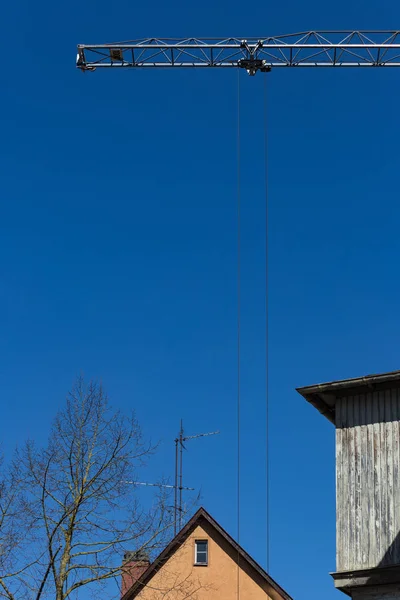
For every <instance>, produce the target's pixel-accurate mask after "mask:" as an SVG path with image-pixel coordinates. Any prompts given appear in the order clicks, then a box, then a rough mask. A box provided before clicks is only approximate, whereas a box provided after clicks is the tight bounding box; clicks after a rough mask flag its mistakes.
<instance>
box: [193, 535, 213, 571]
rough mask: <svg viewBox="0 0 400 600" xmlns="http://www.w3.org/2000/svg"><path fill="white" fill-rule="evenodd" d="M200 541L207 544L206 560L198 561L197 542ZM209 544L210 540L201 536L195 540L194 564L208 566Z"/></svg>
mask: <svg viewBox="0 0 400 600" xmlns="http://www.w3.org/2000/svg"><path fill="white" fill-rule="evenodd" d="M199 542H202V543H205V544H206V562H198V560H197V544H198V543H199ZM202 553H204V551H202ZM209 558H210V557H209V544H208V540H207V539H205V538H199V539H195V540H194V566H195V567H208V563H209Z"/></svg>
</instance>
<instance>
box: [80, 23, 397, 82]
mask: <svg viewBox="0 0 400 600" xmlns="http://www.w3.org/2000/svg"><path fill="white" fill-rule="evenodd" d="M399 66H400V31H321V32H316V31H308V32H302V33H293V34H289V35H282V36H278V37H268V38H265V39H262V38H252V39H247V40H241V39H237V38H228V39H224V40H223V39H202V40H200V39H196V38H189V39H155V38H151V39H144V40H131V41H127V42H120V43H116V44H98V45H91V44H80V45H79V46H78V56H77V67H78V68H79V69H82V70H83V71H86V70H89V71H92V70H94V69H97V68H103V67H111V68H133V67H136V68H141V67H142V68H143V67H146V68H147V67H153V68H165V67H196V68H198V67H210V68H213V67H228V68H229V67H231V68H232V67H235V68H238V67H239V68H243V69H246V70H247V71H248V73H249V74H250V75H255V73H256V72H257V71H264V72H265V71H269V70H270V69H271V68H272V67H274V68H275V67H399Z"/></svg>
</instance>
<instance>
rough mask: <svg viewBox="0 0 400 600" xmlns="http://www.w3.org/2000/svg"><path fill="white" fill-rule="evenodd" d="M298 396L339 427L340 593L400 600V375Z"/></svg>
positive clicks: (321, 388)
mask: <svg viewBox="0 0 400 600" xmlns="http://www.w3.org/2000/svg"><path fill="white" fill-rule="evenodd" d="M297 391H298V392H299V393H300V394H301V395H302V396H303V397H304V398H305V399H306V400H307V401H308V402H310V403H311V404H312V405H313V406H314V407H315V408H316V409H317V410H319V411H320V412H321V413H322V414H323V415H324V416H325V417H326V418H327V419H328V420H329V421H331V422H332V423H333V424H334V425H335V427H336V573H333V574H332V577H333V579H334V582H335V587H336V588H338V589H339V590H341V591H342V592H345V593H346V594H348V595H349V596H351V597H352V598H353V600H400V371H395V372H393V373H383V374H381V375H368V376H367V377H361V378H358V379H347V380H344V381H333V382H331V383H323V384H319V385H313V386H309V387H305V388H300V389H298V390H297Z"/></svg>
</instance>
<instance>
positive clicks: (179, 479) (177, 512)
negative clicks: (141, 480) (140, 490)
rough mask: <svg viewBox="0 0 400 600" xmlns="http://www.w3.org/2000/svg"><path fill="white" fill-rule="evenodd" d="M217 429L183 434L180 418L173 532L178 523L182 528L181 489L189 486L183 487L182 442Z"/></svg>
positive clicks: (176, 442)
mask: <svg viewBox="0 0 400 600" xmlns="http://www.w3.org/2000/svg"><path fill="white" fill-rule="evenodd" d="M219 433H220V432H219V431H210V432H209V433H197V434H196V435H185V434H184V429H183V420H182V419H181V426H180V430H179V436H178V437H177V438H175V485H173V486H171V487H173V488H174V489H175V502H174V534H175V535H176V534H177V529H178V523H179V529H181V528H182V516H183V508H182V491H183V490H187V489H190V488H185V487H183V451H184V450H186V448H185V445H184V442H187V441H188V440H195V439H196V438H201V437H208V436H210V435H218V434H219Z"/></svg>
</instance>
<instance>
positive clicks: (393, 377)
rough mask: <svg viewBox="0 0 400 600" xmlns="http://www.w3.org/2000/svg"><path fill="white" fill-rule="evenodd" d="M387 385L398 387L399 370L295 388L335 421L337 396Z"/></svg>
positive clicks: (323, 413)
mask: <svg viewBox="0 0 400 600" xmlns="http://www.w3.org/2000/svg"><path fill="white" fill-rule="evenodd" d="M387 387H393V388H397V387H399V388H400V371H391V372H389V373H381V374H378V375H366V376H364V377H355V378H353V379H342V380H339V381H331V382H328V383H319V384H316V385H310V386H306V387H300V388H297V389H296V391H297V392H298V393H299V394H300V395H301V396H303V398H305V400H307V402H309V403H310V404H312V405H313V406H314V407H315V408H316V409H317V410H318V411H319V412H320V413H321V414H322V415H323V416H324V417H326V418H327V419H328V420H329V421H331V423H335V406H336V400H337V398H340V397H343V396H350V395H356V394H363V393H368V392H371V391H374V390H380V389H385V388H387Z"/></svg>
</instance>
